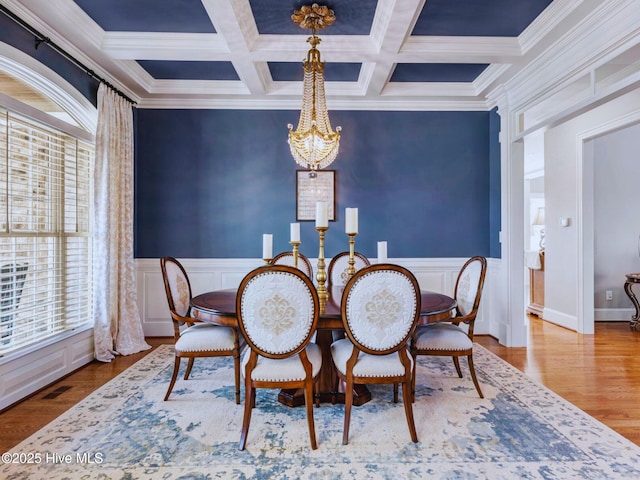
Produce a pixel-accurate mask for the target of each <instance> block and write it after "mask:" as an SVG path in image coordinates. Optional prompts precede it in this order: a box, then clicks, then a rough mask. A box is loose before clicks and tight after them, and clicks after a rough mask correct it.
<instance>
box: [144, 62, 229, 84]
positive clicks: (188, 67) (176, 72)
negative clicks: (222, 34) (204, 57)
mask: <svg viewBox="0 0 640 480" xmlns="http://www.w3.org/2000/svg"><path fill="white" fill-rule="evenodd" d="M138 63H139V64H140V65H141V66H142V68H144V69H145V70H146V71H147V72H148V73H149V74H150V75H151V76H152V77H153V78H155V79H156V80H240V77H239V76H238V73H237V72H236V70H235V69H234V68H233V64H232V63H231V62H195V61H166V60H138Z"/></svg>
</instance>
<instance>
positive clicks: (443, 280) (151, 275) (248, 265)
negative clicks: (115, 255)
mask: <svg viewBox="0 0 640 480" xmlns="http://www.w3.org/2000/svg"><path fill="white" fill-rule="evenodd" d="M178 260H179V261H180V263H182V265H183V266H184V268H185V270H186V271H187V273H188V275H189V280H190V282H191V288H192V290H193V295H194V296H195V295H199V294H200V293H203V292H207V291H211V290H219V289H223V288H237V287H238V285H239V284H240V282H241V280H242V278H243V277H244V276H245V275H246V274H247V273H248V272H249V271H251V270H252V269H253V268H255V267H258V266H260V265H262V264H263V261H262V260H258V259H216V258H207V259H204V258H203V259H188V258H187V259H178ZM309 260H310V261H311V263H312V265H313V268H314V272H315V271H316V270H317V259H309ZM466 260H467V259H466V258H390V259H389V262H391V263H396V264H398V265H402V266H404V267H406V268H408V269H409V270H411V271H412V272H413V274H414V275H415V276H416V278H417V279H418V282H419V283H420V288H422V289H424V290H432V291H434V292H440V293H446V294H447V295H451V294H452V293H453V289H454V287H455V282H456V278H457V276H458V272H459V271H460V267H462V265H463V264H464V262H465V261H466ZM487 263H488V268H487V276H486V278H485V286H484V292H483V296H482V301H481V303H480V312H479V315H478V319H477V321H476V329H475V332H476V333H477V334H491V335H493V336H495V337H496V338H498V332H497V330H498V328H499V327H498V325H499V324H498V322H497V320H496V318H497V315H492V312H495V311H496V305H498V302H497V295H498V292H496V285H498V282H497V278H498V273H499V272H498V270H499V268H500V260H499V259H488V262H487ZM327 265H328V260H327ZM136 269H137V284H138V307H139V309H140V317H141V319H142V327H143V330H144V333H145V335H146V336H148V337H164V336H173V327H172V325H171V318H170V317H169V312H168V306H167V299H166V296H165V292H164V285H163V283H162V273H161V271H160V260H159V259H157V258H156V259H146V258H145V259H138V260H136Z"/></svg>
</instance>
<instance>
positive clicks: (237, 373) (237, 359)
mask: <svg viewBox="0 0 640 480" xmlns="http://www.w3.org/2000/svg"><path fill="white" fill-rule="evenodd" d="M233 371H234V374H235V377H236V405H240V351H239V350H236V351H235V352H234V354H233Z"/></svg>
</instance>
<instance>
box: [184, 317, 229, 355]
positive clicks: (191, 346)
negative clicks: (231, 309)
mask: <svg viewBox="0 0 640 480" xmlns="http://www.w3.org/2000/svg"><path fill="white" fill-rule="evenodd" d="M175 349H176V352H183V353H188V352H206V351H220V350H233V329H232V328H231V327H221V326H218V325H210V324H207V323H198V324H196V325H193V326H192V327H189V328H186V329H184V330H183V331H182V332H181V333H180V338H178V340H177V341H176V346H175Z"/></svg>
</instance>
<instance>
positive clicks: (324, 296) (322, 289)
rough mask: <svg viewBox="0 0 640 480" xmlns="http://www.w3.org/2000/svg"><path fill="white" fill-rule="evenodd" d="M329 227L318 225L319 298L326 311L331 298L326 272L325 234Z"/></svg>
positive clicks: (317, 275)
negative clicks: (326, 284) (326, 283)
mask: <svg viewBox="0 0 640 480" xmlns="http://www.w3.org/2000/svg"><path fill="white" fill-rule="evenodd" d="M328 229H329V227H316V230H317V231H318V238H319V244H320V246H319V250H318V272H317V273H316V280H318V288H317V290H318V299H319V300H320V311H324V309H325V307H326V305H327V300H328V298H329V292H328V291H327V287H326V286H325V282H326V281H327V273H326V272H325V269H324V267H325V263H324V236H325V233H326V231H327V230H328Z"/></svg>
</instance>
